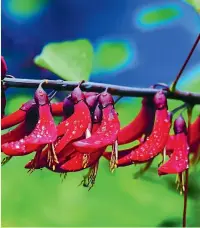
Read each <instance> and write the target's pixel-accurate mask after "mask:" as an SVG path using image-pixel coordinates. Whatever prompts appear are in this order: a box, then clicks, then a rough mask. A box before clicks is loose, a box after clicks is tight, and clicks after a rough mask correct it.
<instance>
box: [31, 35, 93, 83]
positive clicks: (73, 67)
mask: <svg viewBox="0 0 200 228" xmlns="http://www.w3.org/2000/svg"><path fill="white" fill-rule="evenodd" d="M92 60H93V47H92V45H91V44H90V42H89V41H88V40H85V39H84V40H76V41H64V42H59V43H49V44H47V45H46V46H45V47H44V48H43V50H42V52H41V54H40V55H38V56H36V57H35V58H34V62H35V63H36V64H37V65H38V66H40V67H43V68H45V69H47V70H50V71H52V72H53V73H55V74H57V75H58V76H60V77H61V78H63V79H64V80H74V81H81V80H88V78H89V76H90V73H91V70H92Z"/></svg>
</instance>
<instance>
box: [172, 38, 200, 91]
mask: <svg viewBox="0 0 200 228" xmlns="http://www.w3.org/2000/svg"><path fill="white" fill-rule="evenodd" d="M199 40H200V34H199V35H198V36H197V39H196V40H195V42H194V44H193V46H192V49H191V50H190V53H189V54H188V56H187V58H186V60H185V62H184V63H183V66H182V67H181V69H180V71H179V73H178V75H177V76H176V79H175V81H174V82H173V84H172V91H175V89H176V85H177V83H178V80H179V78H180V77H181V75H182V73H183V71H184V69H185V67H186V66H187V64H188V62H189V60H190V58H191V56H192V54H193V52H194V50H195V48H196V47H197V44H198V42H199Z"/></svg>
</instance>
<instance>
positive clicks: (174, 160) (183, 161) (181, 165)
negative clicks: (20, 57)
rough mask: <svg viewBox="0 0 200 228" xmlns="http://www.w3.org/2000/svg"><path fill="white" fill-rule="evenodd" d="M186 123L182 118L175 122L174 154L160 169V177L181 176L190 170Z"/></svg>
mask: <svg viewBox="0 0 200 228" xmlns="http://www.w3.org/2000/svg"><path fill="white" fill-rule="evenodd" d="M186 131H187V129H186V123H185V121H184V119H183V117H182V116H179V117H178V118H177V119H176V120H175V122H174V132H175V137H174V143H173V153H172V155H171V157H170V159H169V160H168V161H167V162H166V163H164V164H163V165H161V166H160V167H159V168H158V174H159V175H165V174H179V173H182V172H183V171H184V170H186V169H188V168H189V161H188V160H189V158H188V155H189V146H188V143H187V132H186Z"/></svg>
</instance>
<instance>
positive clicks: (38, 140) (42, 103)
mask: <svg viewBox="0 0 200 228" xmlns="http://www.w3.org/2000/svg"><path fill="white" fill-rule="evenodd" d="M35 102H36V105H37V107H38V109H39V120H38V123H37V124H36V126H35V128H34V130H33V131H32V132H31V133H30V134H29V135H28V136H25V137H24V138H22V139H20V140H18V141H15V142H10V143H5V144H3V145H2V151H3V152H4V153H5V154H7V155H11V156H13V155H15V156H20V155H25V154H28V153H31V152H33V151H35V150H37V149H38V148H40V147H41V145H45V144H49V143H52V142H54V141H55V140H56V138H57V129H56V125H55V123H54V120H53V117H52V115H51V111H50V104H49V100H48V96H47V94H46V93H45V91H44V90H43V89H42V87H41V85H40V86H39V87H38V89H37V90H36V92H35Z"/></svg>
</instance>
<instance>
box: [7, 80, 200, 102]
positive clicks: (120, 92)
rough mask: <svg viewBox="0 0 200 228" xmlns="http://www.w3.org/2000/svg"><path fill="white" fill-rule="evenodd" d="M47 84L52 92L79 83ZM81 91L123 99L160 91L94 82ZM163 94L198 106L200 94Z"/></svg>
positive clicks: (30, 84) (33, 84)
mask: <svg viewBox="0 0 200 228" xmlns="http://www.w3.org/2000/svg"><path fill="white" fill-rule="evenodd" d="M41 81H44V80H36V79H21V78H7V77H6V78H4V80H3V83H4V85H6V86H7V87H19V88H37V87H38V85H39V84H40V83H41ZM46 81H47V82H48V83H45V84H43V88H44V89H45V88H50V89H54V90H68V91H72V90H73V89H74V88H75V87H77V86H78V84H79V82H72V81H61V80H46ZM80 87H81V89H82V90H83V91H87V92H98V93H101V92H103V91H105V89H108V92H109V93H111V94H112V95H117V96H123V97H145V96H148V97H150V96H153V95H155V93H157V92H158V91H160V89H153V88H136V87H127V86H118V85H111V84H103V83H95V82H85V83H83V84H81V86H80ZM163 93H164V94H165V95H166V97H167V98H169V99H174V100H181V101H183V102H187V103H190V104H200V94H199V93H191V92H183V91H175V92H172V91H166V90H163Z"/></svg>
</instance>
